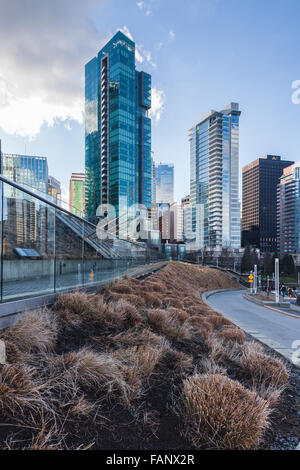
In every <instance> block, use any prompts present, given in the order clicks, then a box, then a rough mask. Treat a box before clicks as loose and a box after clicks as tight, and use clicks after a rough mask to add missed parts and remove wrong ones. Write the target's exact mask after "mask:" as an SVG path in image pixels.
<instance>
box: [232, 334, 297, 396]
mask: <svg viewBox="0 0 300 470" xmlns="http://www.w3.org/2000/svg"><path fill="white" fill-rule="evenodd" d="M236 361H237V362H238V363H239V365H240V366H241V367H242V368H243V369H244V370H245V371H247V372H248V373H249V374H251V376H252V377H253V379H255V381H256V382H257V383H260V384H261V383H264V384H267V385H271V386H274V387H278V386H279V387H280V386H282V385H285V384H286V383H287V382H288V380H289V372H288V370H287V368H286V367H285V365H284V364H283V363H282V362H281V361H279V360H278V359H275V358H274V357H271V356H267V355H266V354H263V353H262V352H260V351H259V350H257V346H256V345H255V343H246V344H244V345H243V346H242V347H241V349H240V352H239V354H238V355H237V357H236Z"/></svg>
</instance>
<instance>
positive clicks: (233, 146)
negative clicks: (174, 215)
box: [189, 103, 241, 249]
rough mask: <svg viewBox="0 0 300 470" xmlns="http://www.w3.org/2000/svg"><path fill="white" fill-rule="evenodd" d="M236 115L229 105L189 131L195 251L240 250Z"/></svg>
mask: <svg viewBox="0 0 300 470" xmlns="http://www.w3.org/2000/svg"><path fill="white" fill-rule="evenodd" d="M240 114H241V111H239V105H238V103H230V104H229V105H228V106H227V107H226V108H225V109H223V110H222V111H220V112H217V111H210V112H209V113H207V114H206V115H205V116H204V117H203V118H202V119H201V120H200V121H199V122H198V123H197V124H196V125H195V126H194V127H193V128H192V129H191V130H190V136H189V137H190V138H189V140H190V155H191V177H190V190H191V193H190V194H191V204H192V229H193V232H194V233H195V236H194V238H195V245H196V246H197V247H198V248H203V247H210V248H215V247H231V248H234V249H239V248H240V246H241V233H240V231H241V228H240V227H241V226H240V203H239V118H240Z"/></svg>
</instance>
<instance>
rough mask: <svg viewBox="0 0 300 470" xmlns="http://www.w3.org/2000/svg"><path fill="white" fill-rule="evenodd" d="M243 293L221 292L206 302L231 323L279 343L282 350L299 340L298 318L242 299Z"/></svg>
mask: <svg viewBox="0 0 300 470" xmlns="http://www.w3.org/2000/svg"><path fill="white" fill-rule="evenodd" d="M244 293H245V291H234V292H221V293H217V294H214V295H211V296H210V297H208V299H207V300H206V302H207V303H208V304H209V305H210V306H211V307H212V308H214V309H215V310H218V311H219V312H221V313H223V315H224V316H225V317H227V318H228V319H229V320H231V321H232V322H233V323H234V322H235V321H237V322H238V323H241V324H243V325H245V326H247V327H248V328H247V329H248V330H252V331H253V332H256V333H259V334H261V335H264V336H266V337H267V338H269V339H271V340H273V341H276V342H277V343H280V344H281V345H282V346H283V347H284V348H291V347H292V343H293V341H296V340H300V318H299V319H298V318H294V317H290V316H287V315H284V314H282V313H279V312H275V311H273V310H269V309H267V308H265V307H263V306H260V305H257V304H254V303H252V302H250V301H249V300H246V299H245V298H244V297H243V294H244Z"/></svg>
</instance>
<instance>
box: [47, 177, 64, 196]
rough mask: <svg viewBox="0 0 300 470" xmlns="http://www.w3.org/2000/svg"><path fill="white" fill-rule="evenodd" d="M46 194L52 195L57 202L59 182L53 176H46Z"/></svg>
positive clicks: (59, 193)
mask: <svg viewBox="0 0 300 470" xmlns="http://www.w3.org/2000/svg"><path fill="white" fill-rule="evenodd" d="M48 194H49V196H51V197H53V199H54V201H55V202H59V199H60V198H61V184H60V182H59V181H58V180H57V179H56V178H54V176H49V177H48Z"/></svg>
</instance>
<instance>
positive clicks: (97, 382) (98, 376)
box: [52, 348, 131, 403]
mask: <svg viewBox="0 0 300 470" xmlns="http://www.w3.org/2000/svg"><path fill="white" fill-rule="evenodd" d="M53 371H56V373H57V376H58V377H61V378H62V379H63V380H65V381H67V383H69V384H72V383H73V384H76V383H78V384H79V385H80V386H81V387H82V388H83V390H87V391H93V392H94V393H95V394H96V395H99V396H111V395H114V396H115V397H120V398H121V400H122V401H123V402H124V403H127V402H128V396H129V395H130V392H131V390H130V386H129V385H128V384H127V383H126V382H125V379H124V376H123V374H122V370H121V363H120V361H118V360H117V358H116V357H114V356H113V355H112V354H107V353H96V352H94V351H92V350H91V349H89V348H82V349H80V350H79V351H76V352H71V353H68V354H65V355H64V356H62V357H58V358H57V360H56V361H54V362H53V364H52V374H53V375H54V372H53Z"/></svg>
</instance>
